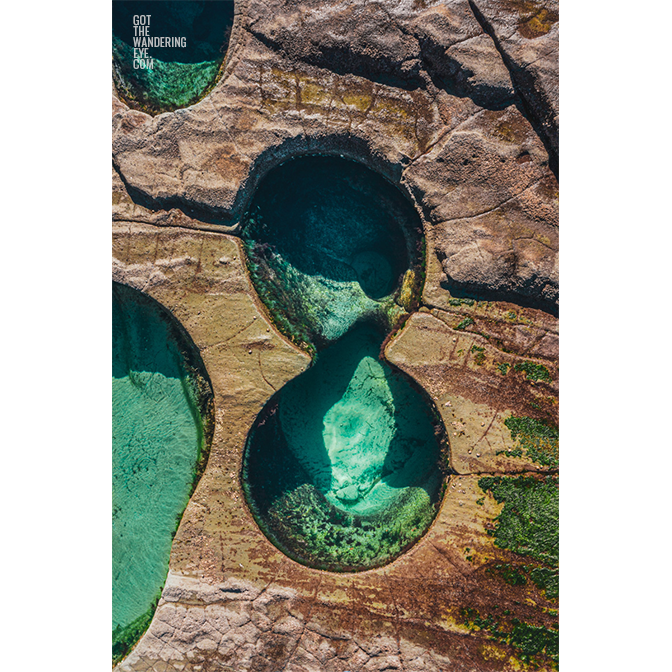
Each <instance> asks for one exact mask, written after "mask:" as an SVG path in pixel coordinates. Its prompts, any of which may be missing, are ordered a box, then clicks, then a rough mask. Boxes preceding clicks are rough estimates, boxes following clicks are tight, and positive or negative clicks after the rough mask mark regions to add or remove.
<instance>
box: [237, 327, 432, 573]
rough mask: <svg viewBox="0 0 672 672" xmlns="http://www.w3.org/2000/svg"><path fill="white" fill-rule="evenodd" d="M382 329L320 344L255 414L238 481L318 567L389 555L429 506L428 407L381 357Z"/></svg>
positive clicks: (284, 541)
mask: <svg viewBox="0 0 672 672" xmlns="http://www.w3.org/2000/svg"><path fill="white" fill-rule="evenodd" d="M382 340H383V335H382V334H381V333H380V332H379V331H377V330H374V329H372V328H371V327H369V326H366V325H364V326H358V327H356V328H354V329H353V330H352V331H350V332H349V333H348V334H347V335H346V336H344V337H343V338H341V339H340V340H339V341H338V342H337V343H336V344H334V345H332V346H331V347H329V348H327V349H325V350H322V351H320V352H319V353H318V356H317V360H316V362H315V364H314V365H313V366H312V368H310V369H309V370H308V371H306V372H305V373H303V374H302V375H301V376H299V377H297V378H295V379H294V380H292V381H290V382H289V383H287V385H285V386H284V387H283V388H282V390H281V391H280V392H279V393H278V394H277V395H275V397H274V398H273V399H271V401H270V402H269V404H268V405H267V407H266V408H265V409H264V411H263V412H262V414H261V415H260V416H259V418H258V419H257V422H256V424H255V426H254V428H253V429H252V431H251V433H250V435H249V438H248V444H247V448H246V452H245V459H244V466H243V480H244V484H245V490H246V495H247V498H248V501H249V502H250V503H251V506H252V509H253V512H254V513H255V516H256V518H257V521H258V522H259V523H260V526H261V527H262V529H263V530H264V532H265V533H266V535H267V536H268V537H269V538H270V539H271V541H273V543H274V544H275V545H276V546H278V547H279V548H280V549H281V550H282V551H283V552H285V553H286V554H287V555H289V556H290V557H292V558H294V559H295V560H298V561H299V562H302V563H304V564H308V565H310V566H313V567H318V568H321V569H332V570H336V571H344V570H358V569H367V568H369V567H375V566H378V565H381V564H385V563H386V562H389V561H390V560H391V559H393V558H394V557H396V556H397V555H399V553H400V552H402V551H403V550H404V549H405V548H407V547H408V546H409V545H410V544H412V543H413V542H414V541H415V540H417V539H418V538H419V537H420V536H421V535H422V534H423V533H424V532H425V531H426V529H427V528H428V526H429V525H430V523H431V521H432V520H433V518H434V516H435V514H436V507H437V504H438V501H439V496H440V489H441V482H442V473H441V471H440V469H439V468H438V461H439V459H440V445H439V442H438V441H437V438H436V437H435V435H434V426H433V416H432V408H431V406H430V405H429V404H428V402H427V400H426V399H425V398H423V396H422V395H421V394H420V392H418V391H417V389H415V388H414V387H412V386H411V384H410V383H409V380H408V378H407V376H405V375H404V374H402V373H400V372H396V371H394V370H393V369H392V368H391V367H390V366H389V365H388V364H387V363H385V362H384V361H381V360H379V358H378V353H379V351H380V346H381V343H382Z"/></svg>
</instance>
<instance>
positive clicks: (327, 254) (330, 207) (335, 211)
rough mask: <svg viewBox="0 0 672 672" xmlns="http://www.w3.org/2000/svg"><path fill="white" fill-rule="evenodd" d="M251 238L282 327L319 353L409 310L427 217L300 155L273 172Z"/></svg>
mask: <svg viewBox="0 0 672 672" xmlns="http://www.w3.org/2000/svg"><path fill="white" fill-rule="evenodd" d="M243 239H244V241H245V244H246V249H247V252H248V260H249V265H250V270H251V274H252V277H253V281H254V283H255V287H256V289H257V291H258V292H259V294H260V296H261V297H262V299H263V300H264V301H265V303H266V305H267V306H268V308H269V309H270V310H271V312H272V313H273V314H274V315H275V316H276V317H278V318H279V319H278V323H279V326H280V327H281V328H283V330H284V331H285V332H286V333H287V334H288V335H289V336H298V337H299V338H301V339H302V340H305V341H311V342H313V343H315V344H317V345H318V347H319V346H320V345H321V344H325V343H328V342H333V341H335V340H336V339H338V338H340V337H341V336H342V335H343V334H345V333H346V332H347V331H348V329H350V328H351V327H352V326H353V325H354V324H355V322H357V321H358V320H361V319H372V320H377V321H379V322H381V323H382V324H387V325H388V326H389V325H390V324H391V323H392V322H393V321H394V319H395V317H398V316H399V314H401V313H403V312H404V311H403V310H402V309H401V308H400V307H399V305H398V301H397V300H398V298H399V294H400V291H401V289H402V283H403V280H404V277H405V274H406V272H407V271H409V269H412V268H414V267H417V266H418V265H419V263H420V254H421V249H422V237H421V225H420V222H419V218H418V216H417V213H416V212H415V210H414V209H413V207H412V206H411V204H410V203H409V202H408V201H407V200H406V199H405V198H404V197H403V196H402V195H401V193H400V192H399V190H398V189H397V188H396V187H394V186H393V185H391V184H390V183H389V182H387V181H386V180H385V179H384V178H383V177H381V176H380V175H378V174H377V173H375V172H373V171H371V170H369V169H368V168H366V167H364V166H362V165H361V164H359V163H356V162H354V161H348V160H345V159H342V158H339V157H333V156H310V157H303V158H300V159H294V160H291V161H288V162H286V163H284V164H282V165H281V166H279V167H278V168H276V169H274V170H272V171H271V172H270V173H269V174H268V175H266V176H265V178H264V179H263V180H262V182H261V184H260V185H259V188H258V189H257V191H256V193H255V195H254V197H253V199H252V202H251V204H250V207H249V209H248V213H247V218H246V222H245V225H244V228H243ZM412 277H413V276H411V275H409V282H408V284H409V285H412V284H413V281H412V279H411V278H412ZM415 284H416V285H417V279H416V283H415Z"/></svg>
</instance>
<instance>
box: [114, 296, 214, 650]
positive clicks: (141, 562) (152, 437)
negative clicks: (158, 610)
mask: <svg viewBox="0 0 672 672" xmlns="http://www.w3.org/2000/svg"><path fill="white" fill-rule="evenodd" d="M112 306H113V322H112V324H113V332H112V333H113V359H112V403H113V410H112V477H113V488H112V501H113V511H112V553H113V559H112V562H113V564H112V630H113V653H115V654H117V655H119V654H122V655H123V653H124V652H125V650H126V649H127V648H128V647H129V646H130V645H131V644H132V643H133V642H134V641H135V639H137V636H139V634H141V632H142V630H143V629H144V627H146V625H147V624H148V622H149V621H148V617H149V616H150V615H151V612H152V610H153V608H154V606H155V605H154V603H155V600H156V599H157V598H158V596H159V594H160V591H161V588H162V586H163V583H164V581H165V579H166V574H167V571H168V558H169V555H170V548H171V544H172V539H173V535H174V533H175V530H176V528H177V524H178V522H179V520H180V517H181V515H182V512H183V511H184V508H185V506H186V504H187V502H188V499H189V495H190V492H191V490H192V486H193V484H194V481H195V477H196V474H197V471H198V465H199V459H201V460H202V459H204V449H205V441H204V432H203V420H202V417H201V416H202V414H203V413H204V412H205V411H206V409H207V407H208V399H207V396H208V395H207V393H205V394H204V388H205V387H207V384H206V383H205V379H204V377H203V376H202V374H201V373H200V372H198V371H197V369H196V368H195V366H194V365H196V366H198V362H196V361H195V359H196V356H195V354H193V353H192V352H190V347H191V346H190V344H189V343H187V342H186V337H185V336H184V335H183V334H182V333H181V331H180V329H179V328H178V327H177V325H176V324H175V322H174V318H172V316H171V315H170V314H169V313H168V311H166V310H165V309H164V308H163V307H161V306H160V305H159V304H158V303H157V302H156V301H153V300H152V299H150V298H149V297H147V296H145V295H144V294H142V293H140V292H139V291H137V290H134V289H131V288H129V287H126V286H124V285H119V284H114V285H113V290H112ZM143 626H144V627H143Z"/></svg>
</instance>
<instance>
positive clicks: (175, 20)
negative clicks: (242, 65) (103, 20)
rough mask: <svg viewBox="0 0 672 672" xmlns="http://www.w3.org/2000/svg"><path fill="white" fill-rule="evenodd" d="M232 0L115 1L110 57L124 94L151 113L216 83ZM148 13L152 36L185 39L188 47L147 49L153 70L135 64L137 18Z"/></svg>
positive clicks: (185, 101) (192, 98) (184, 102)
mask: <svg viewBox="0 0 672 672" xmlns="http://www.w3.org/2000/svg"><path fill="white" fill-rule="evenodd" d="M233 10H234V3H233V1H232V0H201V1H199V0H176V1H170V0H114V2H113V3H112V56H113V63H114V76H115V82H116V84H117V87H118V89H119V90H120V92H121V93H122V94H123V95H124V96H125V97H126V98H127V99H129V100H132V101H136V102H137V103H139V104H140V105H141V106H142V107H143V108H145V109H146V110H147V111H149V112H164V111H170V110H175V109H178V108H182V107H187V106H189V105H192V104H193V103H195V102H197V101H198V100H199V99H200V98H201V97H202V96H203V95H204V94H205V93H206V92H207V90H208V89H209V87H210V86H211V85H212V84H213V83H214V82H215V80H216V78H217V76H218V73H219V71H220V66H221V64H222V62H223V60H224V57H225V54H226V48H227V46H228V43H229V37H230V34H231V27H232V25H233ZM136 15H137V16H141V15H142V16H146V15H149V16H150V17H151V19H149V27H148V34H149V36H150V37H171V38H172V37H184V38H185V39H186V47H184V48H183V47H165V46H164V47H149V48H148V55H149V56H150V57H151V58H152V59H153V65H154V68H153V69H142V68H138V69H136V68H134V67H133V65H134V64H133V61H134V58H133V57H134V53H133V48H134V38H135V37H136V35H135V29H134V25H133V17H134V16H136Z"/></svg>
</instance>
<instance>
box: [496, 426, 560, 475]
mask: <svg viewBox="0 0 672 672" xmlns="http://www.w3.org/2000/svg"><path fill="white" fill-rule="evenodd" d="M504 424H505V425H506V426H507V427H508V428H509V430H510V431H511V438H512V439H514V440H516V441H517V446H516V448H515V451H513V452H509V453H507V452H506V451H500V452H498V453H497V454H498V455H499V454H504V455H507V454H508V455H509V456H512V457H521V456H522V455H523V451H525V456H526V457H527V458H529V459H531V460H534V461H535V462H538V463H539V464H543V465H544V466H546V467H551V468H556V467H557V466H558V464H559V436H560V435H559V432H558V428H557V427H553V426H552V425H548V424H546V423H544V422H541V421H540V420H535V419H534V418H528V417H525V416H521V417H517V416H511V417H510V418H507V419H506V420H505V421H504Z"/></svg>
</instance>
